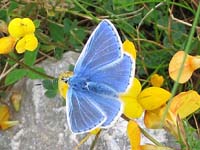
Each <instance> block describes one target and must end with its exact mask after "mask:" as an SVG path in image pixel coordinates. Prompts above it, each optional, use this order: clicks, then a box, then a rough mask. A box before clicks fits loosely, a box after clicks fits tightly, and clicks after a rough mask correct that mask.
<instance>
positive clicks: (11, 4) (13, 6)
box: [8, 1, 18, 14]
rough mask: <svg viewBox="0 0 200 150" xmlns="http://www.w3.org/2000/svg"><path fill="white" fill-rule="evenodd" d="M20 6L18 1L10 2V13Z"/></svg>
mask: <svg viewBox="0 0 200 150" xmlns="http://www.w3.org/2000/svg"><path fill="white" fill-rule="evenodd" d="M17 7H18V3H17V2H15V1H11V2H10V6H9V8H8V14H11V13H12V11H13V10H14V9H16V8H17Z"/></svg>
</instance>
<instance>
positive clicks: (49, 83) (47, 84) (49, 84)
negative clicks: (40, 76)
mask: <svg viewBox="0 0 200 150" xmlns="http://www.w3.org/2000/svg"><path fill="white" fill-rule="evenodd" d="M42 84H43V87H44V88H45V89H52V81H51V80H48V79H46V80H43V81H42Z"/></svg>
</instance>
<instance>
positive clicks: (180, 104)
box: [170, 90, 200, 119]
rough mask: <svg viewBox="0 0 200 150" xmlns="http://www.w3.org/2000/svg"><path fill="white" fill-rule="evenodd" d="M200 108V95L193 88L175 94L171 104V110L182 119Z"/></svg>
mask: <svg viewBox="0 0 200 150" xmlns="http://www.w3.org/2000/svg"><path fill="white" fill-rule="evenodd" d="M199 108H200V95H199V94H198V93H197V92H196V91H193V90H190V91H187V92H181V93H180V94H178V95H177V96H175V97H174V98H173V100H172V103H171V105H170V110H171V112H172V113H174V114H175V115H177V114H179V117H180V118H181V119H183V118H185V117H187V116H189V115H190V114H192V113H193V112H195V111H196V110H198V109H199Z"/></svg>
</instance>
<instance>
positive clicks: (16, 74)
mask: <svg viewBox="0 0 200 150" xmlns="http://www.w3.org/2000/svg"><path fill="white" fill-rule="evenodd" d="M26 74H27V71H26V70H25V69H14V70H13V71H11V72H10V73H9V74H8V75H7V76H6V79H5V85H10V84H13V83H15V82H17V81H19V80H20V79H22V78H23V77H24V76H25V75H26Z"/></svg>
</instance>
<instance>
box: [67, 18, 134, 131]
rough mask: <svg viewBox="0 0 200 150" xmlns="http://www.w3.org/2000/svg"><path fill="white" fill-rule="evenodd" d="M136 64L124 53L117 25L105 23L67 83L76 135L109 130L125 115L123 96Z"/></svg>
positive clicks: (70, 118) (69, 116) (70, 121)
mask: <svg viewBox="0 0 200 150" xmlns="http://www.w3.org/2000/svg"><path fill="white" fill-rule="evenodd" d="M134 69H135V61H134V60H133V59H131V57H130V56H129V55H128V54H125V53H124V52H123V50H122V43H121V40H120V37H119V35H118V32H117V30H116V29H115V27H114V25H113V24H112V23H111V22H110V21H109V20H103V21H101V22H100V24H99V25H98V26H97V28H96V29H95V30H94V31H93V33H92V35H91V36H90V38H89V40H88V41H87V43H86V45H85V47H84V48H83V51H82V53H81V55H80V56H79V58H78V61H77V63H76V65H75V67H74V74H73V76H71V77H69V78H63V80H64V81H65V82H66V83H68V84H69V89H68V92H67V96H66V97H67V98H66V99H67V101H66V110H67V121H68V125H69V128H70V130H71V131H72V132H73V133H76V134H78V133H85V132H89V131H91V130H93V129H95V128H98V127H100V128H108V127H110V126H112V125H113V124H114V123H115V122H116V121H117V119H118V118H119V117H120V116H121V114H122V111H123V104H122V102H121V101H120V100H119V94H120V93H123V92H125V91H126V90H127V88H128V85H130V82H131V79H132V77H133V75H134V71H133V70H134Z"/></svg>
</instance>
